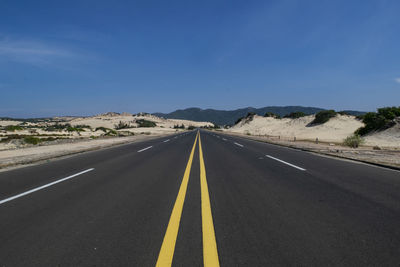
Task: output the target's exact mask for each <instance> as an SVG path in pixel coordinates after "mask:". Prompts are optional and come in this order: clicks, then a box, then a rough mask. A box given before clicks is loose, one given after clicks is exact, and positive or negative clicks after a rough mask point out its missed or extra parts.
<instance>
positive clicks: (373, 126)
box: [356, 107, 400, 135]
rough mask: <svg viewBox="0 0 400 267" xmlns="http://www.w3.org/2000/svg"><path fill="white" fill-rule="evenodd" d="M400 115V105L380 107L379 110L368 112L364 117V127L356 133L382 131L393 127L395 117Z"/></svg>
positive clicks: (363, 133)
mask: <svg viewBox="0 0 400 267" xmlns="http://www.w3.org/2000/svg"><path fill="white" fill-rule="evenodd" d="M399 116H400V107H398V108H396V107H386V108H379V109H378V112H368V113H366V114H364V116H363V117H362V122H363V123H364V124H365V126H364V127H361V128H359V129H358V130H357V131H356V134H359V135H366V134H368V133H370V132H372V131H381V130H385V129H387V128H390V127H392V126H393V125H394V124H395V122H394V118H396V117H399Z"/></svg>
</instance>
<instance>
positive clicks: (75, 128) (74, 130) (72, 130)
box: [67, 126, 85, 132]
mask: <svg viewBox="0 0 400 267" xmlns="http://www.w3.org/2000/svg"><path fill="white" fill-rule="evenodd" d="M67 131H68V132H84V131H85V129H83V128H78V127H72V126H69V127H67Z"/></svg>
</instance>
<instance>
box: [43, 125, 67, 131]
mask: <svg viewBox="0 0 400 267" xmlns="http://www.w3.org/2000/svg"><path fill="white" fill-rule="evenodd" d="M70 127H72V126H71V124H69V123H66V124H58V123H56V124H54V125H51V126H48V127H46V128H45V131H47V132H54V131H61V130H64V129H68V128H70Z"/></svg>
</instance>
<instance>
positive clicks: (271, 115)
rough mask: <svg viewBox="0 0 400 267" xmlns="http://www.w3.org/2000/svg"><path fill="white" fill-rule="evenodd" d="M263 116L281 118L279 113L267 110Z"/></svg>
mask: <svg viewBox="0 0 400 267" xmlns="http://www.w3.org/2000/svg"><path fill="white" fill-rule="evenodd" d="M264 117H271V118H275V119H280V118H281V116H280V115H277V114H275V113H272V112H267V113H265V114H264Z"/></svg>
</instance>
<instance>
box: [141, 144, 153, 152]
mask: <svg viewBox="0 0 400 267" xmlns="http://www.w3.org/2000/svg"><path fill="white" fill-rule="evenodd" d="M152 147H153V146H148V147H146V148H143V149H141V150H139V151H138V152H139V153H140V152H143V151H145V150H147V149H150V148H152Z"/></svg>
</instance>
